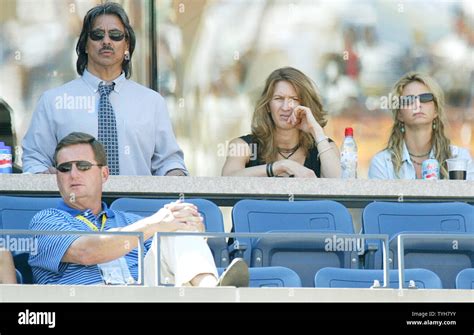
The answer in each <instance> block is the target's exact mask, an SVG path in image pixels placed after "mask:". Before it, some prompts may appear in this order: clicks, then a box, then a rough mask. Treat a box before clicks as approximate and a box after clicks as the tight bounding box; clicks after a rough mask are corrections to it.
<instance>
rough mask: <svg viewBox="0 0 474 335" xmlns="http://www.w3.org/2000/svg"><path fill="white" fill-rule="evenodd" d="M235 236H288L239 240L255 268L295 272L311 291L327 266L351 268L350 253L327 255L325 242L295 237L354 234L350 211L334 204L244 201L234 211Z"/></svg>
mask: <svg viewBox="0 0 474 335" xmlns="http://www.w3.org/2000/svg"><path fill="white" fill-rule="evenodd" d="M232 218H233V224H234V228H235V232H236V233H244V232H245V233H256V232H257V233H262V232H275V233H280V234H281V233H287V234H286V236H284V237H264V236H262V237H256V238H238V241H239V243H245V244H246V245H247V250H246V251H245V253H244V259H245V260H246V261H247V263H248V264H250V265H251V266H252V267H257V266H264V267H268V266H283V267H288V268H290V269H292V270H294V271H295V272H296V273H297V274H298V275H299V276H300V278H301V281H302V284H303V286H304V287H312V286H313V279H314V274H315V273H316V271H317V270H319V269H320V268H321V267H325V266H344V267H346V266H348V267H350V266H351V253H347V252H340V251H339V252H328V251H327V250H325V243H324V239H321V238H314V237H310V236H308V237H294V236H292V235H291V233H293V232H299V233H305V232H308V233H335V234H336V233H348V234H353V233H354V228H353V225H352V217H351V215H350V213H349V211H348V210H347V209H346V208H345V207H344V206H343V205H341V204H339V203H337V202H335V201H329V200H322V201H295V202H288V201H267V200H242V201H239V202H238V203H237V204H236V205H235V206H234V209H233V211H232Z"/></svg>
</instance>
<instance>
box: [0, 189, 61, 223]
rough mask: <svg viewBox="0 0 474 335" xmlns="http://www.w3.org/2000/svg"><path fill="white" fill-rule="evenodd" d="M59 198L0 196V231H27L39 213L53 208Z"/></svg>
mask: <svg viewBox="0 0 474 335" xmlns="http://www.w3.org/2000/svg"><path fill="white" fill-rule="evenodd" d="M59 200H60V198H40V197H38V198H37V197H10V196H0V229H28V227H29V225H30V221H31V219H32V218H33V216H35V214H36V213H38V212H39V211H41V210H43V209H46V208H55V207H56V206H57V205H58V201H59Z"/></svg>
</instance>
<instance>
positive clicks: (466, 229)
mask: <svg viewBox="0 0 474 335" xmlns="http://www.w3.org/2000/svg"><path fill="white" fill-rule="evenodd" d="M362 227H363V232H364V233H366V234H387V235H388V236H389V240H390V241H391V242H390V246H391V252H390V256H389V257H390V259H391V260H392V261H391V263H390V267H392V268H396V267H397V248H396V238H397V236H398V234H402V233H414V234H416V233H424V234H466V235H470V234H472V233H474V207H472V206H470V205H468V204H465V203H461V202H450V203H398V202H373V203H371V204H369V205H367V206H366V207H365V208H364V211H363V213H362ZM366 242H367V246H368V249H369V252H368V253H367V257H366V258H365V267H366V268H375V269H380V268H381V267H382V252H381V244H380V242H378V241H370V240H368V241H366ZM370 250H372V251H370ZM473 262H474V246H473V245H472V243H469V242H460V243H459V246H458V247H457V248H453V247H452V244H450V243H448V242H446V241H442V240H441V239H440V240H439V241H437V240H423V239H422V238H420V239H415V240H406V242H405V267H406V268H426V269H429V270H432V271H433V272H435V273H436V274H437V275H438V276H439V277H440V278H441V281H442V283H443V287H444V288H454V286H455V276H456V274H457V273H458V272H459V271H460V270H462V269H464V268H466V267H473V266H474V264H473Z"/></svg>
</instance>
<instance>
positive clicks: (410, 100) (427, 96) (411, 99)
mask: <svg viewBox="0 0 474 335" xmlns="http://www.w3.org/2000/svg"><path fill="white" fill-rule="evenodd" d="M417 98H418V99H420V102H430V101H433V100H434V95H433V93H422V94H420V95H404V96H401V97H400V104H401V106H402V107H403V106H411V105H413V104H414V103H415V100H416V99H417Z"/></svg>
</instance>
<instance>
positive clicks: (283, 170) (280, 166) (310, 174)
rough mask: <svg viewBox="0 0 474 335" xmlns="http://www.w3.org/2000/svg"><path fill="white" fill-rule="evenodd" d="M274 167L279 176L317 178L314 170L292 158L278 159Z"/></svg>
mask: <svg viewBox="0 0 474 335" xmlns="http://www.w3.org/2000/svg"><path fill="white" fill-rule="evenodd" d="M273 169H274V173H275V175H276V176H279V177H289V176H294V177H297V178H316V174H315V173H314V171H313V170H311V169H308V168H307V167H305V166H303V165H301V164H300V163H298V162H295V161H294V160H291V159H285V160H280V161H276V162H275V163H273Z"/></svg>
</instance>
